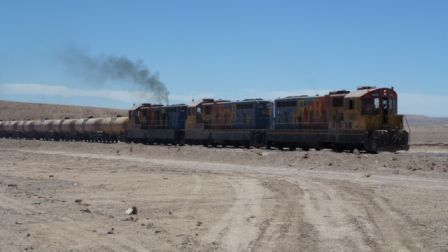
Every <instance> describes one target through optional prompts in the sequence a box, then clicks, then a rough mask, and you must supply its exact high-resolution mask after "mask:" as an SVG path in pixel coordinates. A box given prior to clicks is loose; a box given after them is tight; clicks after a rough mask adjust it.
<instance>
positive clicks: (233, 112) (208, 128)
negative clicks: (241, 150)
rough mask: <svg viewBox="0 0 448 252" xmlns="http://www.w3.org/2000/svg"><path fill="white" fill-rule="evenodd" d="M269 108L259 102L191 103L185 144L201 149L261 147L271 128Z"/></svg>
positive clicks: (257, 100) (270, 110) (260, 100)
mask: <svg viewBox="0 0 448 252" xmlns="http://www.w3.org/2000/svg"><path fill="white" fill-rule="evenodd" d="M272 108H273V106H272V102H270V101H266V100H262V99H246V100H243V101H237V102H231V101H226V100H216V101H215V100H213V99H204V100H202V101H199V102H196V103H193V104H192V105H190V106H189V107H188V116H187V122H186V126H185V141H186V143H188V144H202V145H204V146H210V145H211V146H217V145H221V146H227V145H232V146H245V147H250V146H256V147H261V146H262V145H263V139H262V136H263V135H264V131H265V129H268V128H269V127H270V126H271V124H272Z"/></svg>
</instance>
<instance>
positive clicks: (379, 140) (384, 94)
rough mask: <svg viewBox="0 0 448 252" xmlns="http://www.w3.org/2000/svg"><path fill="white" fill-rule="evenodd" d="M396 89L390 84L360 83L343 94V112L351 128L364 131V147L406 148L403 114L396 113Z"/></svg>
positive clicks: (372, 148)
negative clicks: (362, 85) (366, 136)
mask: <svg viewBox="0 0 448 252" xmlns="http://www.w3.org/2000/svg"><path fill="white" fill-rule="evenodd" d="M397 99H398V96H397V93H396V92H395V90H394V89H393V88H375V87H360V88H358V90H357V91H355V92H351V93H349V94H347V95H346V96H345V97H344V100H345V102H344V103H345V105H346V106H345V107H346V110H345V111H346V114H348V115H349V118H350V119H351V121H350V123H351V124H352V125H353V128H354V129H357V130H364V131H366V132H368V140H367V142H366V144H365V145H366V149H367V150H369V151H371V152H377V151H378V150H393V149H394V148H396V149H409V145H408V138H409V136H408V132H406V131H405V130H404V129H403V115H399V114H398V110H397Z"/></svg>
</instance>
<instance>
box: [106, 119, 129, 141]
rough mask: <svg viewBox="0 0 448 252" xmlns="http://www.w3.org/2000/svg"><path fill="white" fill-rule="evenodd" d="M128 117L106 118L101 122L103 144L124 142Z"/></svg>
mask: <svg viewBox="0 0 448 252" xmlns="http://www.w3.org/2000/svg"><path fill="white" fill-rule="evenodd" d="M128 123H129V118H128V117H108V118H103V119H102V120H101V130H102V132H103V136H102V137H103V140H104V141H105V142H108V143H111V142H118V140H122V141H126V131H127V128H128Z"/></svg>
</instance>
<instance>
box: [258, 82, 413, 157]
mask: <svg viewBox="0 0 448 252" xmlns="http://www.w3.org/2000/svg"><path fill="white" fill-rule="evenodd" d="M397 98H398V96H397V93H396V92H395V91H394V90H393V88H375V87H360V88H358V89H357V90H356V91H355V92H349V91H345V90H342V91H336V92H330V93H329V94H328V95H325V96H316V97H309V96H298V97H286V98H283V99H277V100H275V108H276V112H275V122H274V125H273V129H271V130H267V132H266V146H267V147H271V146H275V147H278V148H280V149H281V148H284V147H287V148H290V149H295V148H296V147H300V148H302V149H309V148H315V149H321V148H331V149H335V150H338V151H342V150H347V149H348V150H353V149H360V150H366V151H368V152H373V153H375V152H378V151H383V150H384V151H395V150H407V149H409V144H408V139H409V135H408V132H407V131H405V130H404V129H403V116H402V115H398V114H397Z"/></svg>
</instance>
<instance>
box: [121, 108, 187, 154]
mask: <svg viewBox="0 0 448 252" xmlns="http://www.w3.org/2000/svg"><path fill="white" fill-rule="evenodd" d="M186 118H187V105H185V104H178V105H170V106H162V105H152V104H142V105H141V106H139V107H137V108H135V109H133V110H130V111H129V127H128V128H127V133H126V140H127V141H128V142H135V143H146V144H153V143H154V144H181V145H182V144H183V143H184V139H185V131H184V129H185V120H186Z"/></svg>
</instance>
